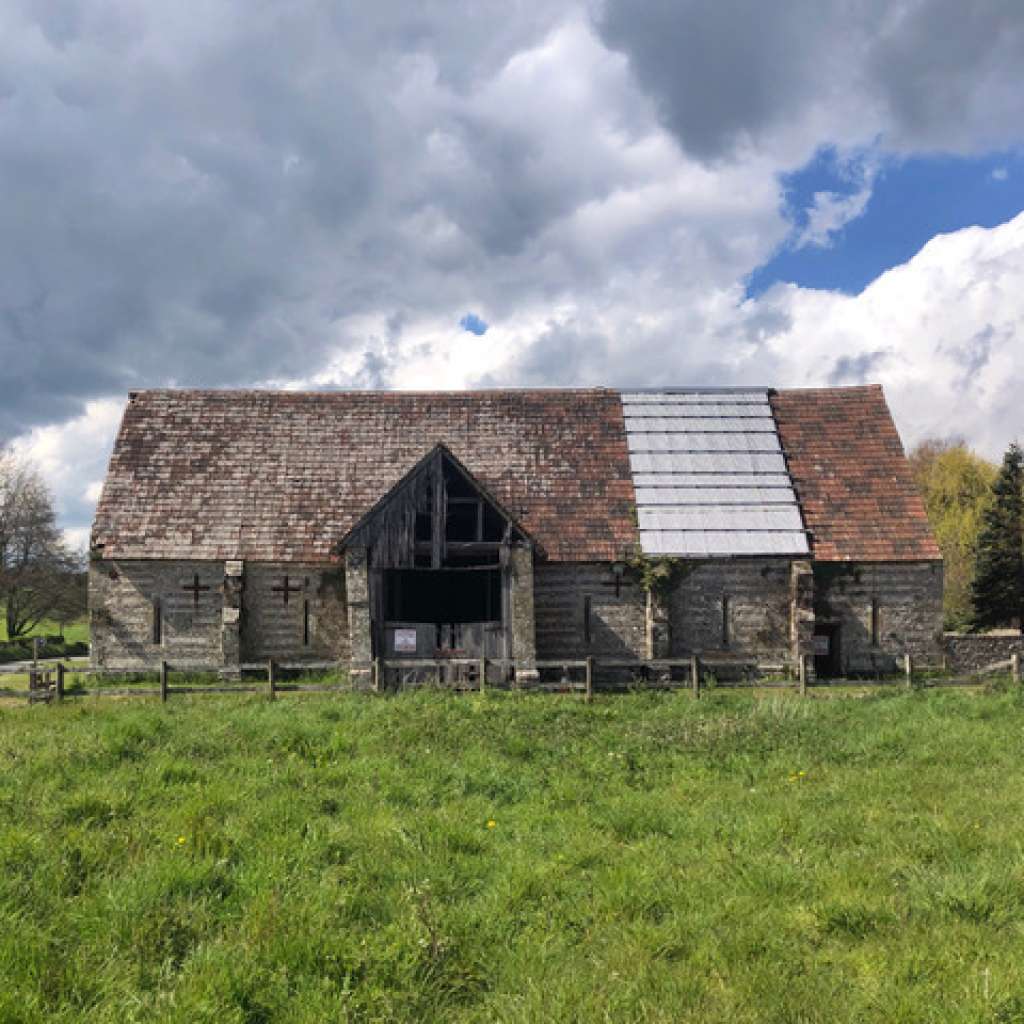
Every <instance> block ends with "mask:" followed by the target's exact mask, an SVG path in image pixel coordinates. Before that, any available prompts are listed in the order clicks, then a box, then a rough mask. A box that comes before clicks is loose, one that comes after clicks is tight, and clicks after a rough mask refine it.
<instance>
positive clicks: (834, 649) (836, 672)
mask: <svg viewBox="0 0 1024 1024" xmlns="http://www.w3.org/2000/svg"><path fill="white" fill-rule="evenodd" d="M814 674H815V675H816V676H817V677H818V678H819V679H835V678H836V677H838V676H841V675H842V674H843V661H842V651H841V648H840V627H839V623H838V622H819V623H818V624H817V625H816V626H815V627H814Z"/></svg>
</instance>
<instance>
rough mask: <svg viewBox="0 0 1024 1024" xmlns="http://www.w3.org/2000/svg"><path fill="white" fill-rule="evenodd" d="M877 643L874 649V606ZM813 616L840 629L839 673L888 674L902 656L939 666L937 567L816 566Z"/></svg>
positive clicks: (915, 564) (889, 564)
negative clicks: (873, 610) (874, 608)
mask: <svg viewBox="0 0 1024 1024" xmlns="http://www.w3.org/2000/svg"><path fill="white" fill-rule="evenodd" d="M873 601H877V603H878V604H877V607H878V619H879V621H878V644H877V645H874V644H872V642H871V641H872V636H871V614H872V610H871V609H872V602H873ZM814 612H815V618H816V620H817V622H819V623H825V622H835V623H838V624H839V625H840V627H841V639H840V654H841V658H842V663H843V671H844V672H850V673H869V674H870V673H876V672H880V673H886V672H893V671H896V670H898V669H899V668H900V659H901V658H902V656H903V655H904V654H910V655H911V656H912V657H914V658H916V659H918V660H920V661H924V662H931V663H937V662H938V661H939V660H940V659H941V657H942V563H941V562H883V563H875V562H868V563H856V562H818V563H816V564H815V566H814Z"/></svg>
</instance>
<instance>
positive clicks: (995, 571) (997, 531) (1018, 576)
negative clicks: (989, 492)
mask: <svg viewBox="0 0 1024 1024" xmlns="http://www.w3.org/2000/svg"><path fill="white" fill-rule="evenodd" d="M977 552H978V553H977V563H976V567H975V573H974V583H973V584H972V586H971V596H972V599H973V602H974V625H975V626H976V627H979V628H991V627H993V626H1008V625H1011V624H1014V623H1016V624H1019V622H1020V619H1021V616H1022V615H1024V453H1022V452H1021V449H1020V447H1019V446H1018V445H1017V444H1016V443H1014V444H1011V445H1010V447H1009V448H1008V449H1007V452H1006V455H1005V456H1004V457H1003V465H1002V467H1001V468H1000V470H999V475H998V476H997V477H996V482H995V484H994V485H993V501H992V504H991V505H990V506H989V507H988V509H986V511H985V514H984V518H983V519H982V524H981V532H980V534H979V535H978V549H977Z"/></svg>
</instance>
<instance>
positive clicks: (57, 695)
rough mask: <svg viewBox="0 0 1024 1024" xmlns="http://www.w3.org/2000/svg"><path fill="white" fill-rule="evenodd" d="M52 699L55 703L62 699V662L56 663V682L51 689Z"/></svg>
mask: <svg viewBox="0 0 1024 1024" xmlns="http://www.w3.org/2000/svg"><path fill="white" fill-rule="evenodd" d="M53 697H54V700H56V701H62V700H63V699H64V662H62V661H58V662H57V675H56V682H55V684H54V688H53Z"/></svg>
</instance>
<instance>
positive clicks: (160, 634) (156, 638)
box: [152, 597, 164, 644]
mask: <svg viewBox="0 0 1024 1024" xmlns="http://www.w3.org/2000/svg"><path fill="white" fill-rule="evenodd" d="M152 613H153V643H155V644H162V643H163V642H164V613H163V608H162V607H161V606H160V598H159V597H154V598H153V607H152Z"/></svg>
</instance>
